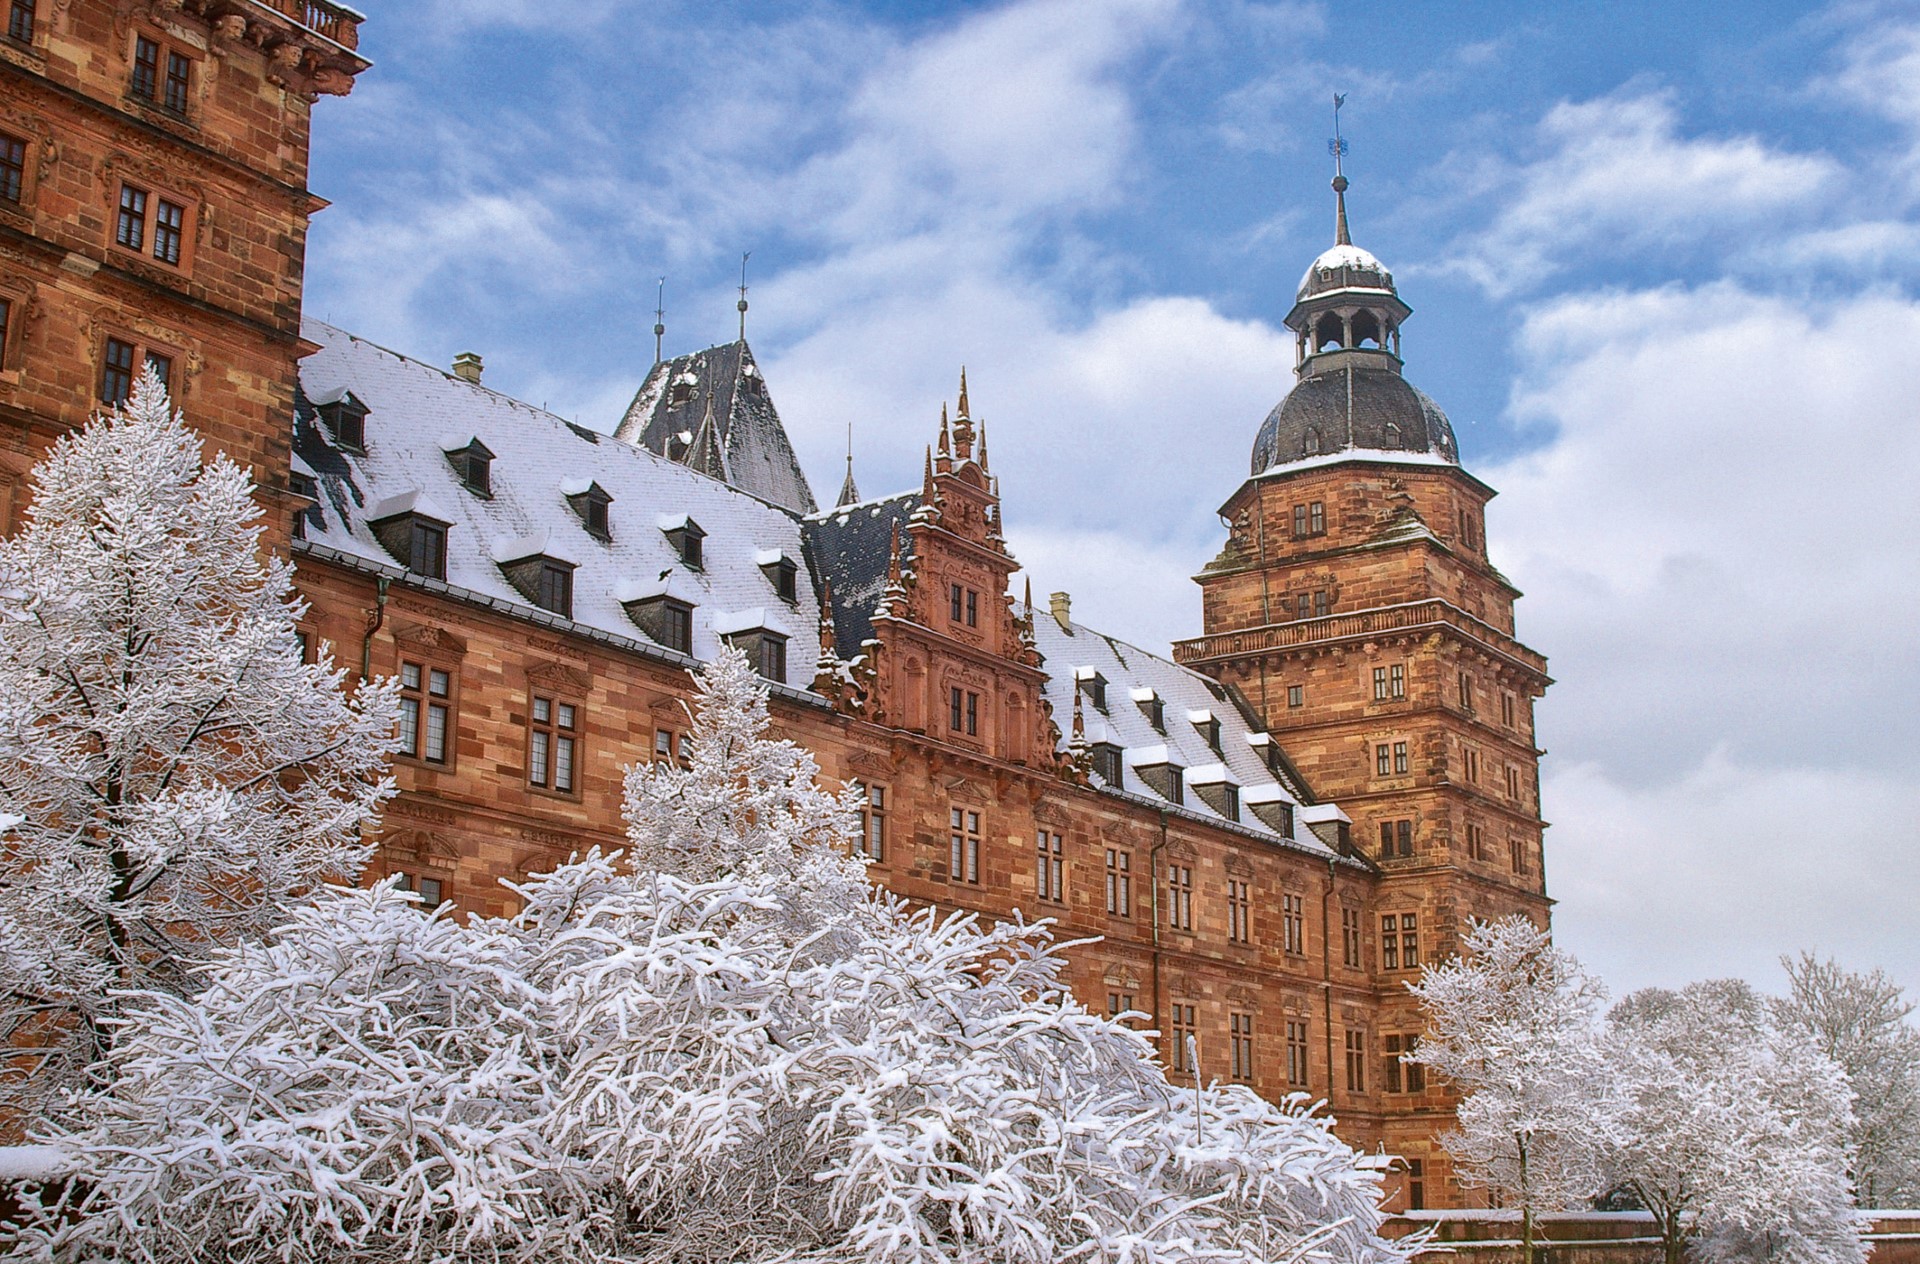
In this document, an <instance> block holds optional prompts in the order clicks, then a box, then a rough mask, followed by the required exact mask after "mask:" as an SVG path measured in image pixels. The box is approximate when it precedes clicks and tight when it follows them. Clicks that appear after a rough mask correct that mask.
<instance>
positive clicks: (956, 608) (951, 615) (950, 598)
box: [947, 584, 964, 623]
mask: <svg viewBox="0 0 1920 1264" xmlns="http://www.w3.org/2000/svg"><path fill="white" fill-rule="evenodd" d="M963 591H964V590H963V589H962V588H961V587H960V585H958V584H948V585H947V621H948V622H950V623H958V622H960V610H961V606H960V594H961V593H962V592H963Z"/></svg>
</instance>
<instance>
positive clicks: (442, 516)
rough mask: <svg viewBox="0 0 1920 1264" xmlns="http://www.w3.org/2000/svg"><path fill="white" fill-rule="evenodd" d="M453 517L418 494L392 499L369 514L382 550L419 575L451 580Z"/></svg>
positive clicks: (406, 494) (369, 520)
mask: <svg viewBox="0 0 1920 1264" xmlns="http://www.w3.org/2000/svg"><path fill="white" fill-rule="evenodd" d="M452 525H453V515H451V514H449V513H447V511H446V510H444V509H441V508H440V507H439V506H437V505H435V504H434V503H433V502H432V501H430V500H428V499H427V498H426V496H425V495H424V494H423V493H421V492H417V491H412V492H404V493H402V494H400V495H398V496H389V497H387V498H386V499H385V500H382V501H379V502H377V503H375V504H374V506H373V508H372V509H370V510H369V511H368V512H367V528H368V530H370V531H372V532H373V538H374V539H376V540H378V541H380V547H381V548H383V549H385V550H386V551H387V552H389V553H391V554H393V558H394V560H395V561H397V562H399V563H400V565H402V566H404V567H406V568H407V569H408V570H410V571H412V572H413V573H414V574H416V575H423V576H425V577H426V578H428V579H440V580H444V579H445V578H446V577H447V529H448V528H449V527H451V526H452Z"/></svg>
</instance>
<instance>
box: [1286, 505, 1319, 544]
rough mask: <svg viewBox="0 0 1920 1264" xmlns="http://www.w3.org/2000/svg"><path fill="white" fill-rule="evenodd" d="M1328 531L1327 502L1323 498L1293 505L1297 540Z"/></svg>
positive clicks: (1294, 530) (1294, 535)
mask: <svg viewBox="0 0 1920 1264" xmlns="http://www.w3.org/2000/svg"><path fill="white" fill-rule="evenodd" d="M1326 533H1327V504H1326V502H1325V501H1323V500H1316V501H1312V502H1310V503H1308V504H1304V505H1295V506H1294V507H1293V537H1294V539H1296V540H1301V539H1305V538H1306V537H1308V536H1315V535H1325V534H1326Z"/></svg>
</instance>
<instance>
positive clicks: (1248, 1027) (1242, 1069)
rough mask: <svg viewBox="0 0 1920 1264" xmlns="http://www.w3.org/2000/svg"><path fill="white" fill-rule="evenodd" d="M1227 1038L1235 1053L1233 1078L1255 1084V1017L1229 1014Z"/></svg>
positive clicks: (1243, 1082) (1244, 1082)
mask: <svg viewBox="0 0 1920 1264" xmlns="http://www.w3.org/2000/svg"><path fill="white" fill-rule="evenodd" d="M1227 1036H1228V1040H1229V1042H1230V1047H1231V1049H1232V1052H1233V1078H1234V1079H1236V1080H1239V1081H1240V1082H1241V1083H1242V1084H1251V1083H1253V1015H1252V1014H1228V1015H1227Z"/></svg>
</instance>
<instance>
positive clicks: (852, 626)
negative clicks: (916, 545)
mask: <svg viewBox="0 0 1920 1264" xmlns="http://www.w3.org/2000/svg"><path fill="white" fill-rule="evenodd" d="M919 507H920V493H919V492H917V491H914V492H901V493H900V494H899V495H897V496H886V497H882V498H881V499H879V500H868V501H862V502H860V503H859V504H855V505H844V506H841V507H839V508H835V509H830V510H828V511H827V512H826V513H823V514H816V515H815V516H813V517H811V518H807V519H804V520H803V521H802V522H801V524H800V530H801V539H802V541H803V543H804V545H805V547H806V550H807V566H808V568H809V569H810V570H812V572H813V583H814V588H815V590H816V591H818V589H819V587H820V583H821V581H822V580H825V581H827V582H829V583H831V584H832V585H833V588H832V592H833V648H834V653H836V654H838V655H839V656H840V657H841V658H843V659H851V658H854V657H856V656H857V655H858V654H859V653H860V646H861V644H862V643H863V642H865V641H866V640H868V639H869V638H871V637H872V636H873V611H874V607H875V606H876V605H877V604H879V601H880V594H881V591H882V590H883V589H885V588H886V586H887V566H888V563H889V560H890V559H889V557H888V553H889V551H890V550H891V549H892V547H893V531H894V528H895V527H896V526H897V527H899V528H900V541H901V545H902V547H903V548H907V549H911V548H912V547H913V542H912V537H911V536H910V535H908V533H907V530H906V526H907V519H908V518H909V517H911V516H912V515H913V511H914V510H916V509H918V508H919Z"/></svg>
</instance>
